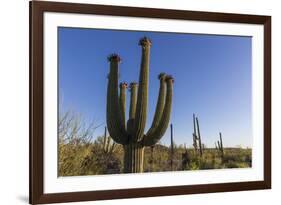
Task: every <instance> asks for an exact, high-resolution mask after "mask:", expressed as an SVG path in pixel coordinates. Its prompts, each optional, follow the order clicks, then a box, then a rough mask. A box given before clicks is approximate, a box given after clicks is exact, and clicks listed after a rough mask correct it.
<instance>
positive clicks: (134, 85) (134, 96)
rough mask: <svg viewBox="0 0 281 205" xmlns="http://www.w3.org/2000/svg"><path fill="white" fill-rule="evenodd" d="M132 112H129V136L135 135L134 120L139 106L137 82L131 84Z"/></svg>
mask: <svg viewBox="0 0 281 205" xmlns="http://www.w3.org/2000/svg"><path fill="white" fill-rule="evenodd" d="M130 92H131V96H130V110H129V120H128V122H127V131H128V134H129V135H131V136H132V135H133V129H134V120H135V115H136V105H137V92H138V84H137V83H135V82H132V83H130Z"/></svg>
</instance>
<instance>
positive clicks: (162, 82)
mask: <svg viewBox="0 0 281 205" xmlns="http://www.w3.org/2000/svg"><path fill="white" fill-rule="evenodd" d="M158 78H159V80H160V88H159V94H158V100H157V105H156V110H155V113H154V118H153V121H152V125H151V127H150V129H149V130H148V131H147V135H151V133H153V132H154V130H155V129H156V127H157V126H158V124H159V122H160V120H161V117H162V113H163V109H164V106H165V96H166V87H167V86H166V82H165V79H166V74H165V73H160V74H159V76H158Z"/></svg>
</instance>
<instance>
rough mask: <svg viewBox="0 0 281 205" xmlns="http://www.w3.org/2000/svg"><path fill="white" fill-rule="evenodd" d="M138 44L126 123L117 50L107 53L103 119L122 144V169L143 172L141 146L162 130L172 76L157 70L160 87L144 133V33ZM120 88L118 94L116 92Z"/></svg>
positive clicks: (146, 72)
mask: <svg viewBox="0 0 281 205" xmlns="http://www.w3.org/2000/svg"><path fill="white" fill-rule="evenodd" d="M139 45H140V46H141V49H142V56H141V66H140V75H139V83H138V84H137V83H134V82H133V83H131V84H130V91H131V96H130V97H131V99H130V109H129V119H128V121H127V123H126V113H125V110H126V89H127V84H126V83H121V84H120V86H119V89H120V91H118V74H119V63H120V61H121V59H120V57H119V56H118V55H117V54H112V55H110V56H109V57H108V61H109V62H110V72H109V76H108V87H107V107H106V120H107V126H108V131H109V133H110V136H111V137H112V139H113V140H114V141H115V142H116V143H119V144H122V145H123V148H124V172H125V173H138V172H143V156H144V147H147V146H148V147H150V146H153V145H155V144H156V143H157V142H158V141H159V140H160V139H161V137H162V136H163V135H164V133H165V132H166V129H167V128H168V125H169V120H170V114H171V109H172V96H173V82H174V80H173V78H172V76H169V75H166V74H164V73H161V74H160V75H159V80H160V89H159V95H158V101H157V105H156V111H155V114H154V118H153V122H152V125H151V127H150V129H149V130H148V132H147V133H146V134H144V129H145V124H146V118H147V105H148V81H149V61H150V59H149V58H150V47H151V41H150V40H149V39H148V38H146V37H144V38H142V39H141V40H140V42H139ZM119 92H120V94H118V93H119Z"/></svg>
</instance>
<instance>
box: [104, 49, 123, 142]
mask: <svg viewBox="0 0 281 205" xmlns="http://www.w3.org/2000/svg"><path fill="white" fill-rule="evenodd" d="M108 61H109V62H110V72H109V76H108V86H107V105H106V121H107V129H108V132H109V134H110V136H111V137H112V139H113V140H114V141H115V142H117V143H120V144H126V143H127V141H128V137H127V134H126V133H124V131H122V129H121V123H120V114H119V103H118V69H119V68H118V67H119V62H120V57H119V56H118V55H115V54H113V55H111V56H109V57H108Z"/></svg>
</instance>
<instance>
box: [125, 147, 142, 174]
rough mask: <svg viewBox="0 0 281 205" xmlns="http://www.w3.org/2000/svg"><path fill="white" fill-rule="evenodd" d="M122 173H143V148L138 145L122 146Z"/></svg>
mask: <svg viewBox="0 0 281 205" xmlns="http://www.w3.org/2000/svg"><path fill="white" fill-rule="evenodd" d="M123 148H124V172H125V173H139V172H143V157H144V147H143V146H141V145H139V144H138V143H130V144H128V145H124V146H123Z"/></svg>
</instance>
